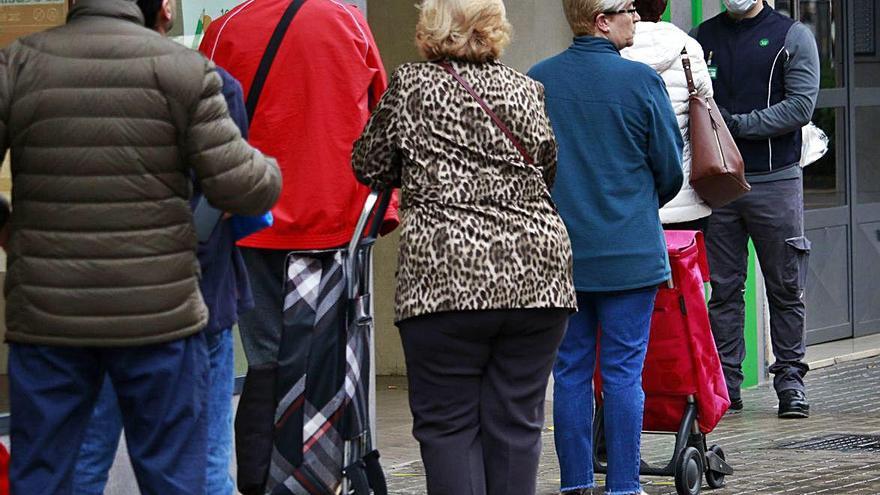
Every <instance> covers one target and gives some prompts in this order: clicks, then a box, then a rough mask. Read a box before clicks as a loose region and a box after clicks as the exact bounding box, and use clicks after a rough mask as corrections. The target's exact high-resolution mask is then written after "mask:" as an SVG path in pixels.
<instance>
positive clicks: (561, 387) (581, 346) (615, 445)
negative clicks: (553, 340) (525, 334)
mask: <svg viewBox="0 0 880 495" xmlns="http://www.w3.org/2000/svg"><path fill="white" fill-rule="evenodd" d="M656 294H657V289H655V288H649V289H643V290H637V291H626V292H610V293H605V292H578V294H577V300H578V308H579V312H578V313H577V314H576V315H574V316H572V317H571V319H570V320H569V323H568V330H567V332H566V334H565V338H564V339H563V341H562V345H561V346H560V348H559V356H558V357H557V359H556V365H555V366H554V368H553V377H554V379H555V383H554V388H553V421H554V435H555V439H556V455H557V456H558V457H559V466H560V469H561V476H562V479H561V488H562V490H563V491H567V490H576V489H579V488H595V487H596V482H595V479H594V477H593V450H592V445H593V435H592V433H593V372H594V370H595V367H596V348H597V345H596V344H597V342H596V341H597V335H599V334H601V335H600V337H599V342H598V344H599V352H600V356H599V358H600V359H599V361H600V363H601V370H600V371H601V373H602V382H603V383H602V386H603V397H604V411H605V433H606V435H605V437H606V438H605V442H606V445H607V449H608V477H607V479H606V483H605V491H606V493H607V494H608V495H629V494H633V493H635V494H637V493H639V492H640V491H641V489H642V488H641V484H640V482H639V460H640V451H639V449H640V443H641V431H642V415H643V414H644V407H645V393H644V392H643V391H642V367H643V366H644V362H645V353H646V351H647V349H648V334H649V331H650V328H651V313H652V312H653V310H654V298H655V296H656ZM600 327H601V329H602V330H601V332H599V328H600Z"/></svg>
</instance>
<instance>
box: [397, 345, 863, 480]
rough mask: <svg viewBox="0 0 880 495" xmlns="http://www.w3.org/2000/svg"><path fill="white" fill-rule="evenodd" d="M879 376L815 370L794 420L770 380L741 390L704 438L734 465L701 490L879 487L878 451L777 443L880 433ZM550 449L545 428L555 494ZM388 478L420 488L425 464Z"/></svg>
mask: <svg viewBox="0 0 880 495" xmlns="http://www.w3.org/2000/svg"><path fill="white" fill-rule="evenodd" d="M878 384H880V358H873V359H866V360H861V361H853V362H848V363H843V364H838V365H836V366H833V367H827V368H824V369H820V370H817V371H815V372H813V373H811V374H810V375H808V377H807V386H808V389H809V393H810V399H811V402H812V406H813V415H812V417H811V418H810V419H808V420H797V421H793V420H780V419H777V417H776V414H775V412H776V411H775V407H776V399H775V395H774V393H773V392H772V390H770V389H769V388H768V387H759V388H755V389H751V390H747V391H744V392H743V400H744V401H745V410H744V411H743V412H742V413H740V414H737V415H732V416H728V417H726V418H725V419H724V420H723V421H722V423H721V425H719V427H718V429H717V430H716V431H715V432H713V434H711V435H710V437H709V441H710V444H712V443H717V444H718V445H721V446H722V447H723V448H724V450H725V452H726V454H727V460H728V461H729V462H730V463H731V464H732V465H733V467H734V469H735V470H736V473H735V474H734V475H733V476H731V477H729V478H728V480H727V486H726V487H725V488H723V489H720V490H713V491H710V490H708V488H707V487H706V486H704V490H706V493H712V494H716V495H746V494H749V495H751V494H766V495H769V494H782V493H786V494H798V495H806V494H820V493H821V494H829V495H830V494H863V495H878V494H880V454H877V453H873V454H872V453H848V452H835V451H804V450H782V449H780V448H779V447H780V446H781V445H783V444H786V443H790V442H794V441H801V440H804V439H809V438H814V437H818V436H823V435H827V434H830V433H846V434H850V433H852V434H878V433H880V387H878ZM667 443H668V442H667V441H664V440H662V439H658V438H657V437H652V438H650V439H646V440H645V442H644V453H645V456H646V457H647V458H649V459H655V458H662V457H664V456H668V455H669V454H668V447H667V445H666V444H667ZM553 449H554V447H553V433H552V432H551V431H550V430H549V428H548V429H547V430H546V431H545V433H544V454H543V456H542V459H541V467H540V471H539V479H538V493H539V494H540V495H553V494H555V493H557V490H558V488H559V468H558V465H557V462H556V458H555V454H554V450H553ZM414 459H417V457H414ZM389 479H390V485H391V488H390V492H391V493H395V494H400V495H417V494H419V495H420V494H424V493H425V490H424V474H423V469H422V466H421V464H420V463H419V462H418V461H417V460H416V461H415V462H410V463H409V464H404V465H399V466H396V467H393V468H392V469H391V470H390V472H389ZM599 482H600V483H601V482H602V480H601V477H599ZM643 482H644V483H645V491H646V492H647V493H648V494H649V495H660V494H663V495H667V494H674V493H676V491H675V487H674V485H673V481H672V479H671V478H659V477H652V478H647V477H646V478H645V479H644V480H643ZM595 492H596V494H599V493H601V491H600V490H595ZM511 495H514V494H513V493H511Z"/></svg>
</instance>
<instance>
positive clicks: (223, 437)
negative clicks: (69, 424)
mask: <svg viewBox="0 0 880 495" xmlns="http://www.w3.org/2000/svg"><path fill="white" fill-rule="evenodd" d="M206 337H207V340H208V354H209V356H210V363H211V371H210V378H209V379H210V386H209V389H208V409H207V418H208V421H207V423H208V424H207V427H208V439H207V451H208V457H207V478H206V480H205V493H208V494H211V495H232V494H234V493H235V484H234V483H233V481H232V477H230V475H229V463H230V460H231V456H232V394H233V391H234V390H233V389H234V386H235V376H234V373H235V372H234V369H233V359H234V358H233V348H232V345H233V344H232V343H233V340H232V330H231V329H229V330H223V331H222V332H219V333H217V334H208V335H206ZM121 432H122V415H121V414H120V412H119V405H118V402H117V400H116V393H115V392H114V391H113V385H112V384H111V383H110V380H105V381H104V386H103V388H102V389H101V393H100V395H99V397H98V403H97V404H96V405H95V410H94V412H93V413H92V418H91V420H90V422H89V427H88V429H87V430H86V435H85V438H84V440H83V443H82V446H81V447H80V450H79V457H78V458H77V460H76V467H75V469H74V479H73V494H74V495H102V494H103V493H104V487H105V485H106V484H107V477H108V475H109V472H110V468H111V466H112V465H113V459H114V457H115V456H116V447H117V446H118V444H119V435H120V433H121Z"/></svg>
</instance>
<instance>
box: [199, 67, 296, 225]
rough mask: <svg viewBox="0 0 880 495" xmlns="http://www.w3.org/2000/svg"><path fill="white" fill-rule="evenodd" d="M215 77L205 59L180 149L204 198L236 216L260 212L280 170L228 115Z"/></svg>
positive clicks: (273, 197)
mask: <svg viewBox="0 0 880 495" xmlns="http://www.w3.org/2000/svg"><path fill="white" fill-rule="evenodd" d="M222 87H223V84H222V81H221V79H220V75H219V74H217V72H216V71H215V70H214V69H213V64H209V63H208V62H207V61H206V63H205V75H204V81H203V84H202V94H201V96H200V98H199V99H198V101H197V103H196V104H195V105H194V107H193V108H192V110H191V112H190V118H189V123H188V127H187V133H186V139H185V148H186V156H187V159H188V163H189V164H190V166H191V167H192V168H193V169H194V170H195V172H196V176H197V177H198V179H199V182H200V183H201V185H202V189H203V191H204V193H205V196H206V197H207V198H208V202H210V203H211V205H212V206H214V207H215V208H218V209H221V210H224V211H227V212H230V213H234V214H238V215H260V214H263V213H264V212H266V211H268V210H270V209H271V208H272V206H274V205H275V202H276V201H277V200H278V196H279V194H280V193H281V171H280V170H279V169H278V164H277V163H275V160H273V159H272V158H269V157H266V156H264V155H263V154H262V153H260V151H258V150H256V149H254V148H252V147H251V146H250V145H249V144H248V143H247V141H245V140H244V139H243V138H242V137H241V133H240V132H239V130H238V127H237V126H236V125H235V122H233V120H232V119H231V118H230V116H229V110H228V107H227V105H226V100H225V98H224V97H223V92H222Z"/></svg>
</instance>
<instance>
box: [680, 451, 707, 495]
mask: <svg viewBox="0 0 880 495" xmlns="http://www.w3.org/2000/svg"><path fill="white" fill-rule="evenodd" d="M702 483H703V456H702V454H700V451H699V450H697V449H695V448H694V447H688V448H686V449H684V450H683V451H682V452H681V455H680V456H679V457H678V462H677V463H676V465H675V490H676V491H677V492H678V495H698V494H699V493H700V489H701V488H702Z"/></svg>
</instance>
